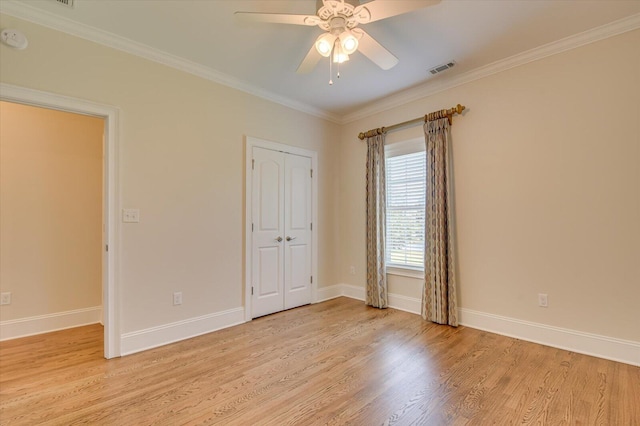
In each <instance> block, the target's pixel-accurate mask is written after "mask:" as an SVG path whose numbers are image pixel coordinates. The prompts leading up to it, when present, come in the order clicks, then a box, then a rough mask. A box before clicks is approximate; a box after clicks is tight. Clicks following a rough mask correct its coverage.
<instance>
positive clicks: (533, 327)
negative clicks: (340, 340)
mask: <svg viewBox="0 0 640 426" xmlns="http://www.w3.org/2000/svg"><path fill="white" fill-rule="evenodd" d="M338 286H341V287H342V289H341V290H342V294H341V295H342V296H345V297H350V298H352V299H358V300H364V299H365V289H364V287H358V286H354V285H350V284H338V285H336V286H332V287H338ZM334 291H337V290H334ZM421 303H422V302H421V300H420V299H417V298H414V297H407V296H402V295H399V294H393V293H390V294H389V307H390V308H394V309H399V310H402V311H406V312H410V313H412V314H416V315H420V313H421ZM458 320H459V323H460V324H461V325H464V326H466V327H470V328H475V329H478V330H484V331H488V332H491V333H496V334H501V335H503V336H508V337H513V338H516V339H520V340H526V341H528V342H533V343H539V344H541V345H545V346H551V347H554V348H559V349H565V350H568V351H572V352H578V353H581V354H585V355H591V356H595V357H598V358H604V359H610V360H612V361H618V362H624V363H625V364H631V365H638V366H640V342H634V341H631V340H622V339H616V338H613V337H607V336H601V335H598V334H592V333H586V332H582V331H576V330H571V329H567V328H561V327H554V326H550V325H545V324H540V323H535V322H529V321H523V320H519V319H516V318H509V317H503V316H500V315H494V314H488V313H485V312H478V311H474V310H471V309H465V308H458Z"/></svg>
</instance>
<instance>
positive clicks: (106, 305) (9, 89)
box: [0, 83, 120, 359]
mask: <svg viewBox="0 0 640 426" xmlns="http://www.w3.org/2000/svg"><path fill="white" fill-rule="evenodd" d="M0 99H1V100H3V101H7V102H13V103H19V104H25V105H32V106H36V107H41V108H48V109H54V110H58V111H66V112H72V113H76V114H82V115H89V116H93V117H99V118H102V119H104V121H105V129H104V142H103V150H104V163H103V171H102V172H103V183H102V191H103V195H102V197H103V199H102V203H103V214H104V218H105V219H104V225H105V227H106V230H105V232H104V241H103V249H104V245H107V244H108V246H109V250H108V252H107V253H106V256H105V257H106V262H105V263H104V268H105V270H103V275H102V305H103V307H102V315H103V318H104V319H103V322H104V357H105V358H107V359H109V358H114V357H118V356H120V315H119V314H120V312H119V307H120V306H119V305H120V304H119V303H118V302H119V288H118V287H119V275H118V265H119V254H120V238H119V227H118V220H117V219H118V217H119V215H118V212H119V211H120V210H119V209H120V189H119V186H118V184H119V179H118V177H119V161H118V152H119V151H118V134H119V122H118V117H119V109H118V108H116V107H113V106H110V105H104V104H99V103H95V102H91V101H86V100H83V99H77V98H72V97H68V96H63V95H58V94H55V93H49V92H43V91H39V90H35V89H30V88H26V87H20V86H14V85H11V84H6V83H0ZM103 253H104V252H103Z"/></svg>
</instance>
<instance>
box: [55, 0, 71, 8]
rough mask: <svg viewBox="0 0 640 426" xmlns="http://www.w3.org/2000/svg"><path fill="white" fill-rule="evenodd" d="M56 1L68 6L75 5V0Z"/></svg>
mask: <svg viewBox="0 0 640 426" xmlns="http://www.w3.org/2000/svg"><path fill="white" fill-rule="evenodd" d="M54 1H55V2H56V3H58V4H61V5H63V6H67V7H73V0H54Z"/></svg>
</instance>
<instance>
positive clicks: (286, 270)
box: [251, 147, 312, 318]
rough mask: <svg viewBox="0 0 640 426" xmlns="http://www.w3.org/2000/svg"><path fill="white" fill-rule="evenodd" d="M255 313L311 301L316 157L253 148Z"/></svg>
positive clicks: (265, 313)
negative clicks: (312, 165)
mask: <svg viewBox="0 0 640 426" xmlns="http://www.w3.org/2000/svg"><path fill="white" fill-rule="evenodd" d="M252 173H253V174H252V216H253V217H252V223H253V237H252V243H253V246H252V271H251V272H252V286H253V296H252V310H251V311H252V312H251V314H252V317H253V318H255V317H259V316H262V315H267V314H270V313H273V312H278V311H282V310H284V309H290V308H295V307H297V306H302V305H306V304H309V303H311V217H312V216H311V196H312V194H311V188H312V186H311V158H309V157H304V156H299V155H294V154H287V153H283V152H277V151H270V150H267V149H263V148H257V147H254V148H253V172H252Z"/></svg>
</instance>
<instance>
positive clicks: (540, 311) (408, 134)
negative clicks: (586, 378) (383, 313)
mask: <svg viewBox="0 0 640 426" xmlns="http://www.w3.org/2000/svg"><path fill="white" fill-rule="evenodd" d="M638 46H640V31H639V30H636V31H633V32H629V33H626V34H623V35H620V36H616V37H613V38H610V39H607V40H604V41H599V42H597V43H593V44H590V45H587V46H583V47H580V48H577V49H574V50H570V51H567V52H564V53H562V54H558V55H555V56H551V57H548V58H545V59H542V60H540V61H536V62H532V63H529V64H527V65H524V66H520V67H517V68H514V69H511V70H508V71H504V72H501V73H499V74H495V75H492V76H490V77H486V78H483V79H481V80H477V81H474V82H471V83H468V84H464V85H462V86H459V87H456V88H453V89H450V90H446V91H444V92H441V93H438V94H436V95H433V96H430V97H427V98H425V99H422V100H419V101H416V102H411V103H409V104H406V105H404V106H401V107H397V108H394V109H392V110H390V111H386V112H384V113H381V114H377V115H375V116H372V117H368V118H366V119H362V120H359V121H357V122H354V123H350V124H348V125H345V126H344V127H343V130H342V144H343V146H342V148H343V151H342V155H341V156H340V158H341V165H340V172H341V176H340V181H341V193H340V196H339V209H340V211H341V220H340V221H339V226H340V234H341V235H342V236H343V238H342V241H343V242H344V244H343V246H342V248H341V253H342V257H341V263H340V266H339V268H340V280H341V281H342V282H344V283H348V284H353V285H358V286H362V285H363V283H364V281H365V271H364V268H365V261H364V259H365V254H364V240H365V234H364V230H365V217H364V215H363V214H362V212H363V211H364V195H363V194H364V186H365V183H364V179H363V176H364V159H365V156H366V151H365V145H364V143H363V142H360V141H359V140H358V139H357V138H356V135H357V134H358V132H360V131H362V130H366V129H369V128H373V127H379V126H382V125H389V124H393V123H397V122H402V121H405V120H408V119H412V118H415V117H419V116H421V115H422V114H424V113H426V112H429V111H433V110H436V109H441V108H444V107H447V108H448V107H451V106H453V105H455V104H457V103H462V104H465V105H467V106H468V108H469V109H468V111H466V113H465V114H464V116H463V117H456V118H455V119H454V126H453V151H454V169H455V171H454V179H455V204H456V205H455V208H456V212H455V218H456V222H457V230H458V232H457V243H458V259H459V270H458V280H459V284H458V288H459V302H460V305H461V306H462V307H464V308H467V309H473V310H476V311H481V312H485V313H489V314H494V315H501V316H506V317H511V318H517V319H520V320H526V321H532V322H536V323H542V324H548V325H552V326H557V327H565V328H569V329H574V330H580V331H585V332H590V333H595V334H600V335H605V336H611V337H616V338H621V339H630V340H634V341H640V327H638V324H640V55H638ZM421 131H422V130H421V128H420V127H415V128H413V129H410V130H405V131H403V132H402V133H400V132H398V133H393V134H390V135H389V139H390V141H391V142H393V141H398V140H402V139H409V138H412V137H416V136H419V135H420V132H421ZM351 265H354V266H355V267H356V275H355V276H354V275H351V274H350V273H349V267H350V266H351ZM412 282H413V285H414V287H411V283H412ZM420 286H421V284H420V282H419V281H418V280H411V279H407V278H402V277H392V282H391V284H390V288H391V291H392V292H397V293H399V294H404V295H406V296H413V297H415V295H416V294H418V295H419V294H420V292H419V288H420ZM538 293H547V294H548V295H549V307H548V308H546V309H545V308H540V307H538V306H537V294H538Z"/></svg>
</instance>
